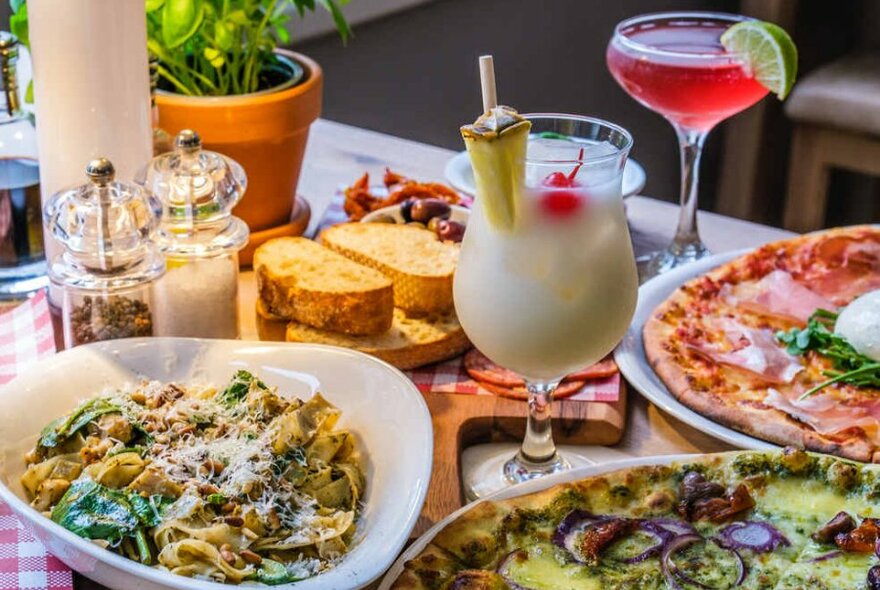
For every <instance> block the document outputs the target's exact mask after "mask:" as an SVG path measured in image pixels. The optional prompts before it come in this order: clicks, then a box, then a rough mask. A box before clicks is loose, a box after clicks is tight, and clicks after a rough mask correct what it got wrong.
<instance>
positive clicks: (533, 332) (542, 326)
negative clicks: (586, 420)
mask: <svg viewBox="0 0 880 590" xmlns="http://www.w3.org/2000/svg"><path fill="white" fill-rule="evenodd" d="M533 141H534V142H535V143H539V142H542V141H544V140H541V139H539V138H533V139H532V140H530V142H529V143H530V145H531V144H532V143H533ZM550 141H554V142H559V141H560V140H550ZM566 143H571V142H566ZM578 145H583V144H580V143H579V144H578ZM571 149H572V148H571V147H570V148H569V150H571ZM536 151H537V150H535V149H530V150H529V153H530V154H532V155H533V154H535V152H536ZM578 151H579V150H577V149H575V150H574V151H573V152H571V153H569V157H571V156H572V155H577V153H578ZM615 151H616V150H615ZM612 153H613V152H612ZM583 154H584V159H585V160H589V159H590V158H594V157H596V156H597V155H603V154H606V155H607V154H608V148H607V144H595V145H586V146H584V151H583ZM612 160H616V158H615V157H614V156H612ZM615 164H616V163H607V164H606V166H614V165H615ZM564 166H566V165H565V164H556V163H553V164H545V165H537V164H533V165H529V166H528V168H529V172H530V176H532V178H529V179H527V187H526V188H525V190H524V192H523V195H522V196H523V203H522V209H521V211H520V212H518V216H517V222H516V223H515V224H514V225H513V226H512V227H510V228H498V227H494V226H493V225H492V224H491V223H489V221H488V220H487V218H486V215H485V214H484V212H483V208H482V207H481V206H476V207H474V209H473V213H472V215H471V219H470V221H469V223H468V230H467V233H466V234H465V238H464V243H463V244H462V255H461V259H460V261H459V264H458V268H457V269H456V272H455V301H456V311H457V313H458V317H459V320H460V321H461V323H462V325H463V326H464V327H465V330H466V331H467V334H468V337H469V338H470V339H471V341H472V342H473V343H474V345H475V346H476V347H477V348H478V349H480V350H481V351H482V352H483V353H484V354H485V355H486V356H488V357H489V358H491V359H492V360H493V361H495V362H496V363H498V364H499V365H502V366H504V367H507V368H509V369H512V370H514V371H516V372H517V373H520V374H521V375H523V376H525V377H527V378H529V379H532V380H540V379H544V380H552V379H558V378H559V377H561V376H563V375H566V374H568V373H571V372H573V371H576V370H577V369H581V368H583V367H584V366H585V365H588V364H590V363H593V362H595V361H598V360H599V359H601V358H602V357H603V356H605V355H606V354H608V352H610V351H611V349H613V348H614V346H615V345H616V344H617V342H618V340H619V338H620V334H622V333H623V332H625V331H626V327H627V325H628V324H629V321H630V318H631V317H632V314H633V310H634V308H635V301H636V291H637V288H638V283H637V277H636V273H635V271H634V268H633V264H632V260H633V252H632V245H631V242H630V238H629V231H628V229H627V225H626V217H625V215H624V210H623V202H622V199H621V193H620V190H621V187H620V185H621V181H620V177H619V174H615V173H614V172H613V171H611V170H608V171H606V172H604V173H601V174H600V173H597V172H595V171H594V170H593V169H592V168H590V169H589V170H584V169H583V167H581V168H580V169H578V170H577V171H576V173H575V175H574V176H573V180H574V182H573V183H571V184H575V183H576V186H567V187H555V186H552V185H551V184H550V183H549V182H546V181H545V177H546V176H548V175H552V174H553V173H554V172H553V171H551V168H556V169H557V171H560V170H562V169H563V167H564ZM574 167H577V165H576V164H573V165H572V167H571V168H569V169H567V170H566V171H565V172H560V174H565V175H566V176H568V175H569V174H570V173H571V170H572V169H573V168H574ZM542 174H543V175H544V177H541V175H542ZM591 175H592V176H595V177H597V180H593V179H591V178H590V176H591ZM477 198H478V199H479V196H478V197H477Z"/></svg>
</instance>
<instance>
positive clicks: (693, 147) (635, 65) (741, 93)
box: [606, 12, 768, 278]
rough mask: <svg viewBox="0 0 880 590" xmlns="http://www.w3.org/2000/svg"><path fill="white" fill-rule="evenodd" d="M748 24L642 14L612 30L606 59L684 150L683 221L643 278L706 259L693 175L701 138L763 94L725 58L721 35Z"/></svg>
mask: <svg viewBox="0 0 880 590" xmlns="http://www.w3.org/2000/svg"><path fill="white" fill-rule="evenodd" d="M743 20H748V19H747V18H746V17H743V16H736V15H730V14H720V13H699V12H681V13H665V14H652V15H644V16H639V17H635V18H631V19H628V20H625V21H623V22H621V23H620V24H618V25H617V27H616V28H615V31H614V36H613V37H612V39H611V42H610V43H609V44H608V51H607V54H606V59H607V62H608V69H609V70H610V71H611V74H612V75H613V76H614V79H615V80H617V82H618V83H619V84H620V85H621V86H622V87H623V89H624V90H626V91H627V92H628V93H629V95H630V96H632V97H633V98H635V99H636V100H637V101H639V102H640V103H642V104H643V105H645V106H646V107H648V108H649V109H651V110H653V111H655V112H657V113H659V114H661V115H663V116H664V117H666V119H668V120H669V122H670V123H672V125H673V127H674V128H675V131H676V134H677V135H678V139H679V143H680V146H681V152H682V193H681V205H682V209H681V218H680V220H679V226H678V231H677V233H676V236H675V239H674V240H673V242H672V244H670V246H669V247H668V248H667V249H666V250H664V251H661V252H657V253H655V254H653V255H651V256H650V257H649V259H648V260H647V264H646V266H645V267H643V268H642V269H641V270H642V276H643V278H649V277H651V276H654V275H656V274H659V273H661V272H663V271H665V270H668V269H670V268H673V267H675V266H679V265H680V264H683V263H685V262H690V261H692V260H696V259H698V258H701V257H702V256H704V255H705V254H707V253H708V251H707V250H706V248H705V246H703V243H702V242H701V241H700V237H699V233H698V231H697V218H696V213H697V173H698V170H699V158H700V154H701V152H702V147H703V142H704V141H705V138H706V134H707V133H708V132H709V130H711V129H712V128H713V127H714V126H715V125H716V124H718V123H719V122H720V121H723V120H724V119H726V118H728V117H730V116H732V115H735V114H736V113H738V112H740V111H742V110H744V109H746V108H748V107H750V106H751V105H753V104H755V103H756V102H758V101H759V100H761V99H762V98H763V97H764V96H766V95H767V92H768V90H767V88H765V87H764V86H762V85H761V84H759V83H758V82H757V81H756V80H755V79H754V78H753V77H752V75H751V72H750V71H749V67H748V64H747V61H746V59H745V57H744V56H741V55H739V54H736V53H730V52H728V51H727V50H726V49H725V48H724V46H723V45H722V44H721V35H722V34H723V33H724V31H726V30H727V29H728V28H729V27H731V26H732V25H734V24H736V23H738V22H741V21H743Z"/></svg>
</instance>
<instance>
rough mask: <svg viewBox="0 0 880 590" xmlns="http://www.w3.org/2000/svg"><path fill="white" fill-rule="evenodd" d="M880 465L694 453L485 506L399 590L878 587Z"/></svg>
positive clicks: (435, 542)
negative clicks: (678, 459) (686, 457)
mask: <svg viewBox="0 0 880 590" xmlns="http://www.w3.org/2000/svg"><path fill="white" fill-rule="evenodd" d="M878 539H880V466H875V465H864V464H859V463H854V462H850V461H848V460H845V459H839V458H836V457H831V456H828V455H818V454H813V453H808V452H806V451H802V450H796V449H792V448H786V449H785V450H784V451H780V452H735V453H721V454H715V455H703V456H694V458H693V460H692V461H687V462H679V463H671V464H667V465H649V466H640V467H633V468H628V469H623V470H619V471H614V472H611V473H608V474H604V475H601V476H595V477H589V478H586V479H583V480H580V481H575V482H571V483H566V484H562V485H557V486H555V487H551V488H549V489H547V490H545V491H542V492H538V493H535V494H530V495H526V496H520V497H516V498H513V499H510V500H504V501H495V502H492V501H485V502H480V503H477V504H475V505H474V506H473V507H472V508H471V509H469V510H467V511H466V512H464V513H463V514H461V515H460V516H459V517H458V518H456V519H455V520H453V521H452V522H451V523H449V524H448V525H447V526H446V527H445V528H443V529H442V530H441V531H440V532H439V533H438V534H437V535H436V536H435V537H434V538H433V539H432V540H431V541H430V543H429V544H428V545H427V546H426V547H425V548H424V549H423V550H422V551H421V552H420V553H419V554H418V555H417V556H416V557H415V558H413V559H411V560H410V561H407V562H406V564H405V567H404V571H403V572H402V573H401V574H400V576H399V577H398V578H397V579H396V580H395V581H394V582H393V584H392V586H391V588H392V589H394V590H494V589H497V590H504V589H508V590H624V589H626V590H653V589H672V590H707V589H719V590H720V589H733V588H737V589H739V588H743V589H755V590H757V589H762V590H793V589H811V590H849V589H860V590H861V589H865V588H867V589H869V590H876V589H880V559H878V557H877V551H878Z"/></svg>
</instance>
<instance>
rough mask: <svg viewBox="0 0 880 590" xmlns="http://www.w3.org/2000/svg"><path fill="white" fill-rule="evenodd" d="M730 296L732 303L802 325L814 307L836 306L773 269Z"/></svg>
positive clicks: (827, 307)
mask: <svg viewBox="0 0 880 590" xmlns="http://www.w3.org/2000/svg"><path fill="white" fill-rule="evenodd" d="M732 297H733V301H732V303H734V304H735V305H737V306H738V307H741V308H743V309H748V310H749V311H754V312H756V313H759V314H761V315H765V316H772V317H778V318H782V319H784V320H787V321H790V322H795V323H798V324H801V325H803V324H806V323H807V320H808V319H810V316H811V315H813V312H815V311H816V310H817V309H827V310H829V311H834V310H836V309H837V306H835V305H834V303H832V302H831V301H830V300H828V299H826V298H825V297H823V296H821V295H819V294H818V293H814V292H813V291H811V290H810V289H808V288H807V287H805V286H804V285H802V284H800V283H798V282H797V281H795V280H794V279H793V278H792V276H791V275H790V274H789V273H787V272H785V271H784V270H774V271H773V272H771V273H770V274H768V275H766V276H765V277H764V278H762V279H761V280H760V281H758V282H757V283H754V284H751V285H742V286H741V287H740V288H739V289H737V290H735V291H734V292H733V294H732Z"/></svg>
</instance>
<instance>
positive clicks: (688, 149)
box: [670, 125, 708, 255]
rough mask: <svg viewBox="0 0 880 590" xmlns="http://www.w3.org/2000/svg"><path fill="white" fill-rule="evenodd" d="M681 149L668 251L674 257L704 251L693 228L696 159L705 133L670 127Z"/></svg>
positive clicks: (698, 172)
mask: <svg viewBox="0 0 880 590" xmlns="http://www.w3.org/2000/svg"><path fill="white" fill-rule="evenodd" d="M673 127H674V128H675V134H676V135H677V136H678V145H679V148H680V149H681V197H680V204H681V208H680V212H679V218H678V229H677V230H676V232H675V238H674V239H673V240H672V244H671V246H670V250H672V252H673V253H674V254H676V255H679V254H682V253H685V252H687V251H694V252H697V251H704V250H705V246H703V243H702V242H701V241H700V232H699V229H698V227H697V207H698V199H697V194H698V190H699V181H700V156H702V155H703V144H704V143H705V142H706V136H707V135H708V132H706V131H695V130H693V129H686V128H684V127H681V126H679V125H673Z"/></svg>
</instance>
